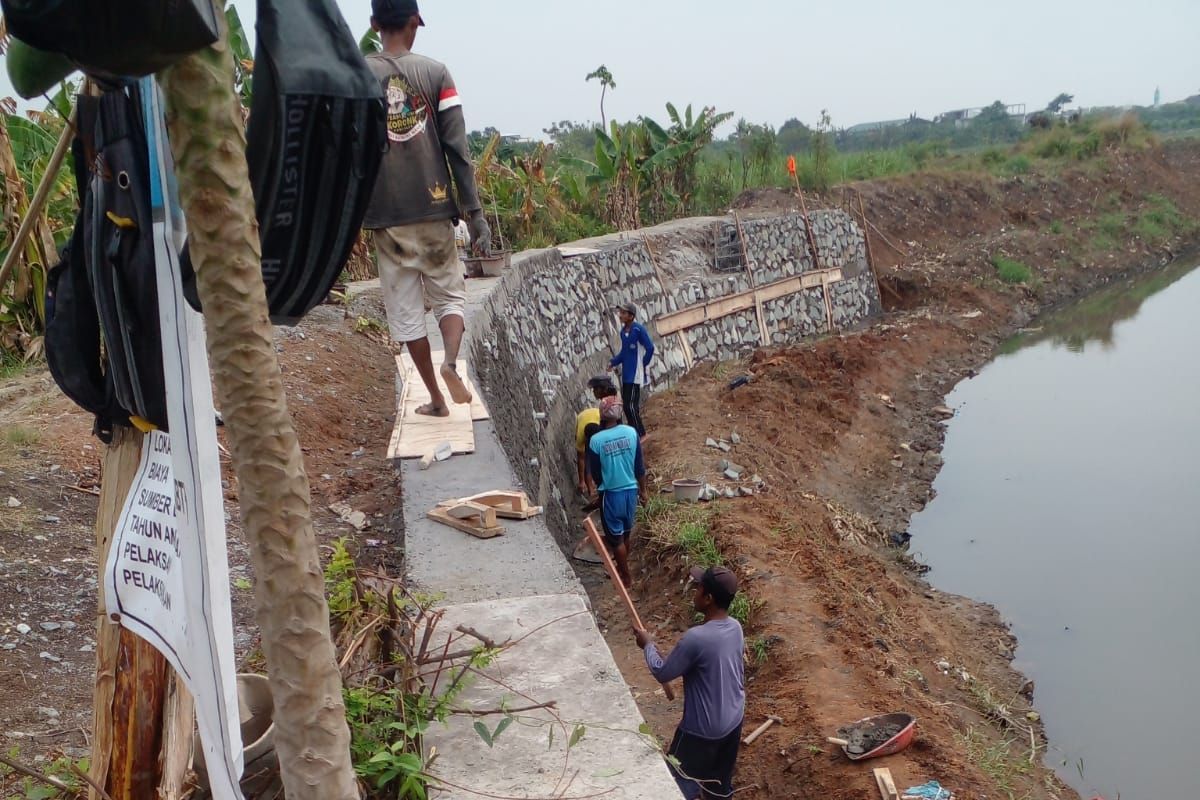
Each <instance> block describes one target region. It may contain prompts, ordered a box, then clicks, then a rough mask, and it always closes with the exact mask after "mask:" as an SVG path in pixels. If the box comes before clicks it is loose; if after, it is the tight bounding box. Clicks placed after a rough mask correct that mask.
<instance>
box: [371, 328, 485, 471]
mask: <svg viewBox="0 0 1200 800" xmlns="http://www.w3.org/2000/svg"><path fill="white" fill-rule="evenodd" d="M441 362H442V354H441V353H440V352H434V353H433V363H434V364H435V365H440V364H441ZM396 368H397V369H398V370H399V372H400V378H401V380H402V381H403V384H404V387H403V390H402V393H401V395H400V402H399V404H398V407H397V409H396V426H395V428H394V429H393V430H392V438H391V442H390V443H389V445H388V458H393V459H395V458H421V457H422V456H424V455H426V454H427V453H429V452H430V451H432V450H433V449H434V448H436V447H437V446H438V445H440V444H441V443H442V442H449V443H450V447H451V449H452V450H453V452H455V453H459V454H462V453H474V452H475V430H474V421H475V420H477V419H487V418H488V412H487V407H486V406H484V404H483V400H482V399H481V398H480V397H479V390H478V389H477V388H476V387H475V386H474V385H473V384H472V382H471V379H470V377H469V374H468V370H467V362H466V359H460V360H459V362H458V373H459V375H461V376H462V377H463V382H464V383H465V384H466V385H467V388H468V389H469V390H470V391H471V396H472V400H471V402H470V403H469V404H462V405H459V404H457V403H451V404H450V415H449V416H446V417H430V416H426V415H424V414H418V413H417V408H418V407H420V406H421V405H424V404H425V403H428V402H429V391H428V390H427V389H426V388H425V384H424V383H423V382H422V381H421V377H420V376H419V375H418V374H417V370H416V368H415V367H414V366H413V363H412V360H411V359H410V358H409V357H408V354H407V353H404V354H402V355H399V356H396ZM438 381H439V383H440V382H441V377H440V376H439V378H438ZM442 392H443V394H445V396H446V398H447V399H449V397H450V393H449V392H448V391H446V389H445V386H444V385H443V386H442Z"/></svg>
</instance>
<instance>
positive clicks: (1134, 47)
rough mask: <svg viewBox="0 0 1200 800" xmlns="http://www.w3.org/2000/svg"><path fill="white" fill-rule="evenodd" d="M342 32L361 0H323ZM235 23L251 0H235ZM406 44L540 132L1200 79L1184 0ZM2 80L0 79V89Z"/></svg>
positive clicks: (494, 21) (540, 20) (510, 125)
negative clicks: (590, 77)
mask: <svg viewBox="0 0 1200 800" xmlns="http://www.w3.org/2000/svg"><path fill="white" fill-rule="evenodd" d="M338 2H339V5H340V7H341V9H342V13H343V14H344V15H345V17H346V20H347V22H348V23H349V25H350V28H351V30H352V31H354V32H355V34H356V35H358V34H360V33H362V32H365V31H366V29H367V27H368V24H369V19H370V0H338ZM234 4H235V5H236V6H237V7H238V11H239V14H240V15H241V17H242V20H243V22H244V23H245V24H246V25H247V27H250V26H251V25H252V24H253V23H252V21H253V19H254V5H255V4H254V2H253V0H234ZM421 11H422V16H423V17H424V19H425V21H426V23H427V25H426V27H424V28H422V29H421V31H420V33H419V34H418V37H417V43H416V47H415V48H414V49H415V50H416V51H417V52H420V53H423V54H425V55H428V56H430V57H432V58H436V59H437V60H439V61H442V62H444V63H446V64H447V66H448V67H449V68H450V71H451V73H452V75H453V76H454V79H455V82H456V83H457V84H458V88H459V92H460V94H461V95H462V97H463V103H464V110H465V113H466V116H467V126H468V128H470V129H482V128H485V127H488V126H492V127H496V128H499V129H500V130H501V131H502V132H504V133H506V134H517V135H524V136H541V135H542V134H541V132H542V130H543V129H544V128H546V127H547V126H549V125H550V124H551V123H552V122H555V121H558V120H574V121H580V122H583V121H598V120H599V118H600V104H599V100H600V87H599V85H598V84H596V83H595V82H591V83H587V82H585V80H584V77H585V76H586V75H587V74H588V73H589V72H591V71H592V70H594V69H595V68H596V67H598V66H599V65H601V64H604V65H606V66H607V67H608V68H609V70H610V71H611V72H612V74H613V77H614V79H615V81H616V89H615V90H614V91H610V92H609V93H608V97H607V99H606V101H605V111H606V113H607V115H608V117H609V118H610V119H612V118H613V117H615V118H617V119H629V118H632V117H636V116H639V115H647V116H651V117H654V118H656V119H660V120H662V119H665V118H666V112H665V110H664V107H665V104H666V103H667V102H673V103H675V105H676V106H678V107H679V108H680V109H681V110H682V109H683V107H684V106H685V105H687V104H688V103H692V104H694V105H695V106H696V107H697V108H699V107H701V106H705V105H711V106H715V107H716V108H717V110H719V111H733V112H734V113H735V119H736V118H737V117H745V118H746V119H747V120H749V121H750V122H759V123H764V122H765V123H770V124H772V125H775V126H776V127H778V126H779V125H781V124H782V123H783V122H784V121H785V120H787V119H789V118H792V117H796V118H798V119H800V120H801V121H803V122H805V123H808V124H810V125H812V124H815V123H816V122H817V121H818V120H819V118H820V114H821V110H822V109H828V110H829V114H830V116H831V118H832V120H833V124H834V125H835V126H837V127H849V126H850V125H854V124H857V123H860V122H870V121H877V120H886V119H898V118H903V117H907V116H908V115H909V114H911V113H914V112H915V113H917V114H918V115H919V116H921V117H925V118H930V117H933V116H935V115H936V114H938V113H940V112H942V111H947V110H950V109H955V108H967V107H977V106H984V105H988V104H989V103H991V102H993V101H995V100H1003V101H1004V102H1005V103H1010V104H1011V103H1025V104H1026V105H1027V106H1028V108H1029V110H1030V111H1032V110H1036V109H1037V108H1041V107H1043V106H1045V104H1046V103H1047V102H1049V101H1050V100H1051V98H1053V97H1054V96H1055V95H1057V94H1058V93H1060V92H1069V93H1071V94H1074V95H1075V102H1076V104H1077V105H1082V106H1100V105H1133V104H1137V105H1149V104H1150V103H1151V102H1152V101H1153V98H1154V90H1155V88H1156V87H1161V90H1162V96H1163V100H1164V101H1171V100H1179V99H1183V98H1184V97H1187V96H1189V95H1193V94H1200V47H1198V46H1197V31H1200V0H1140V2H1136V3H1133V2H1129V0H1003V1H1002V2H996V1H995V0H991V2H983V1H982V0H855V2H837V0H826V1H825V2H819V3H813V2H803V1H802V0H739V1H738V2H730V1H729V0H600V2H581V1H580V0H520V2H515V3H504V2H498V1H497V0H457V2H454V3H450V2H445V0H424V2H422V3H421ZM8 93H10V90H9V88H8V86H7V79H3V80H0V95H3V94H8Z"/></svg>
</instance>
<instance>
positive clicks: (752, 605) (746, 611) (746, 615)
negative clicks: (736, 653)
mask: <svg viewBox="0 0 1200 800" xmlns="http://www.w3.org/2000/svg"><path fill="white" fill-rule="evenodd" d="M761 607H762V601H761V600H755V599H754V598H752V597H750V595H748V594H746V593H745V592H744V591H743V592H738V593H737V595H736V596H735V597H734V598H733V602H732V603H730V604H729V616H731V617H733V618H734V619H736V620H737V621H738V622H740V623H742V627H743V628H749V627H750V626H751V624H753V622H754V615H755V613H757V612H758V609H760V608H761Z"/></svg>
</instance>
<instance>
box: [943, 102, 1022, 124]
mask: <svg viewBox="0 0 1200 800" xmlns="http://www.w3.org/2000/svg"><path fill="white" fill-rule="evenodd" d="M1004 110H1005V111H1006V112H1007V113H1008V116H1010V117H1012V118H1013V119H1014V120H1016V121H1017V122H1019V123H1021V124H1022V125H1024V124H1025V120H1026V119H1027V118H1028V116H1029V115H1028V114H1026V113H1025V104H1024V103H1011V104H1009V105H1007V106H1005V107H1004ZM982 111H983V108H982V107H980V108H957V109H955V110H953V111H946V112H943V113H941V114H938V115H937V116H936V117H934V118H933V121H934V122H951V121H952V122H953V123H954V125H955V127H957V128H965V127H967V126H968V125H970V124H971V120H973V119H975V118H976V117H978V116H979V114H980V113H981V112H982Z"/></svg>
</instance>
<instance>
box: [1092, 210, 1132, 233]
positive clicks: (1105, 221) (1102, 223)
mask: <svg viewBox="0 0 1200 800" xmlns="http://www.w3.org/2000/svg"><path fill="white" fill-rule="evenodd" d="M1126 222H1127V217H1126V216H1125V215H1124V214H1122V213H1120V212H1115V211H1114V212H1112V213H1111V214H1101V215H1100V216H1099V217H1096V221H1095V223H1093V226H1094V228H1095V229H1096V230H1097V231H1099V232H1100V233H1102V234H1104V235H1105V236H1108V237H1110V238H1112V239H1120V238H1121V237H1122V236H1123V235H1124V233H1125V223H1126Z"/></svg>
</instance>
